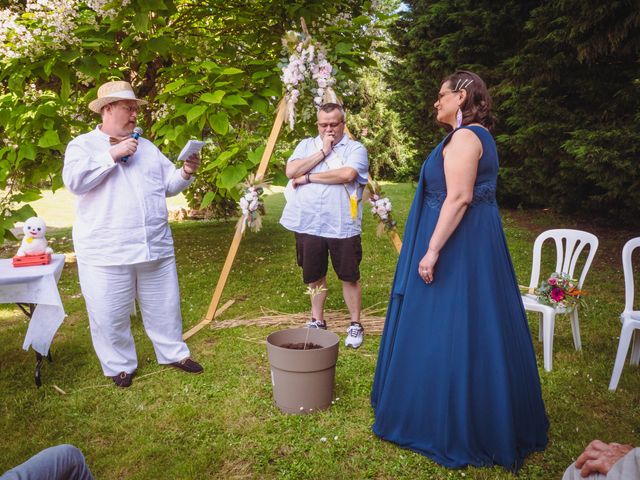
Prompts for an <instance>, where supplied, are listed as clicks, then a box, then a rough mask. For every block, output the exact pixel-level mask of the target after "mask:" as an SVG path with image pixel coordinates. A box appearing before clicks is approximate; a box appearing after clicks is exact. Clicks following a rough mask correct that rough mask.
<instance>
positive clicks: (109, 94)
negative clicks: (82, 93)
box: [89, 81, 147, 113]
mask: <svg viewBox="0 0 640 480" xmlns="http://www.w3.org/2000/svg"><path fill="white" fill-rule="evenodd" d="M120 100H135V101H136V102H138V105H146V104H147V101H146V100H140V99H138V98H136V94H135V93H133V88H131V84H130V83H129V82H123V81H117V82H107V83H105V84H103V85H101V86H100V88H98V98H96V99H95V100H94V101H92V102H91V103H89V109H90V110H91V111H93V112H96V113H100V111H101V110H102V108H103V107H104V106H105V105H108V104H110V103H113V102H118V101H120Z"/></svg>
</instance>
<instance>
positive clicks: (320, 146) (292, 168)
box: [280, 103, 369, 348]
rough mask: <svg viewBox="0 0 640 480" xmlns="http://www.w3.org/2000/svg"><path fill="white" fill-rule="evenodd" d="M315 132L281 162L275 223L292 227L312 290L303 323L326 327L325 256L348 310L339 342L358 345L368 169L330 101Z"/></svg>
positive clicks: (362, 151) (342, 117)
mask: <svg viewBox="0 0 640 480" xmlns="http://www.w3.org/2000/svg"><path fill="white" fill-rule="evenodd" d="M318 132H319V135H318V136H317V137H315V138H307V139H305V140H303V141H302V142H300V143H299V144H298V146H297V147H296V149H295V150H294V152H293V154H292V155H291V157H290V158H289V161H288V162H287V168H286V173H287V177H289V178H290V179H291V181H290V182H289V185H288V186H287V190H286V191H285V196H286V198H287V204H286V205H285V208H284V211H283V212H282V218H281V219H280V223H281V224H282V225H283V226H284V227H285V228H286V229H288V230H291V231H293V232H294V233H295V236H296V253H297V260H298V265H300V267H302V277H303V280H304V283H306V284H307V285H308V286H309V287H311V288H313V289H315V291H316V292H318V293H317V294H316V295H312V296H311V320H310V321H309V323H307V327H309V328H322V329H326V328H327V326H326V323H325V321H324V303H325V300H326V298H327V288H326V287H327V278H326V276H327V270H328V257H329V256H331V264H332V265H333V269H334V270H335V272H336V274H337V276H338V278H339V279H340V280H341V281H342V293H343V296H344V300H345V303H346V304H347V308H348V309H349V314H350V316H351V325H350V327H349V328H348V329H347V338H346V340H345V345H347V346H350V347H353V348H358V347H359V346H360V345H361V344H362V339H363V335H364V329H363V327H362V325H361V323H360V311H361V309H362V292H361V289H360V270H359V265H360V261H361V260H362V245H361V242H360V232H361V221H362V192H363V189H364V186H365V185H366V184H367V181H368V170H369V161H368V159H367V150H366V149H365V148H364V146H363V145H362V144H361V143H359V142H356V141H354V140H351V139H350V138H349V135H346V134H345V114H344V110H343V108H342V107H341V106H340V105H338V104H336V103H325V104H324V105H322V106H321V107H320V110H319V111H318Z"/></svg>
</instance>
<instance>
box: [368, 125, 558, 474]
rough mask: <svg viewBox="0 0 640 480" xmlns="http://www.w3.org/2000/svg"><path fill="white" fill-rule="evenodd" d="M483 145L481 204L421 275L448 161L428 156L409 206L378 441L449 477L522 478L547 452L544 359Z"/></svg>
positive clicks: (380, 382) (389, 322)
mask: <svg viewBox="0 0 640 480" xmlns="http://www.w3.org/2000/svg"><path fill="white" fill-rule="evenodd" d="M462 128H468V129H470V130H471V131H473V132H474V133H475V134H476V135H477V136H478V138H479V139H480V141H481V142H482V148H483V154H482V157H481V158H480V161H479V164H478V173H477V178H476V183H475V186H474V194H473V201H472V202H471V204H470V205H469V207H468V208H467V210H466V212H465V214H464V217H463V218H462V220H461V222H460V224H459V225H458V227H457V229H456V230H455V231H454V233H453V234H452V235H451V237H450V238H449V240H448V241H447V242H446V244H445V246H444V248H443V249H442V251H441V252H440V257H439V259H438V262H437V264H436V267H435V275H434V281H433V283H431V284H430V285H427V284H426V283H425V282H424V281H423V280H422V278H420V276H419V275H418V263H419V262H420V260H421V259H422V257H423V256H424V254H425V253H426V251H427V247H428V245H429V240H430V238H431V235H432V233H433V230H434V228H435V226H436V223H437V221H438V216H439V213H440V208H441V206H442V202H443V201H444V198H445V196H446V183H445V177H444V167H443V156H442V149H443V148H444V146H445V145H446V144H447V142H448V140H449V139H450V138H451V134H449V135H448V136H447V137H446V138H445V139H444V140H443V141H442V142H441V143H440V144H439V145H438V146H437V147H436V148H435V149H434V150H433V151H432V152H431V154H430V155H429V158H428V159H427V160H426V161H425V163H424V164H423V166H422V170H421V172H420V181H419V184H418V188H417V191H416V194H415V197H414V200H413V204H412V206H411V210H410V213H409V217H408V219H407V225H406V229H405V234H404V243H403V246H402V251H401V253H400V258H399V260H398V265H397V268H396V274H395V278H394V281H393V287H392V291H391V298H390V301H389V308H388V310H387V318H386V322H385V327H384V332H383V334H382V340H381V344H380V351H379V354H378V363H377V367H376V373H375V378H374V383H373V390H372V392H371V404H372V406H373V409H374V413H375V423H374V425H373V431H374V433H375V434H376V435H378V436H379V437H381V438H383V439H384V440H388V441H390V442H393V443H396V444H398V445H400V446H401V447H404V448H408V449H411V450H414V451H416V452H419V453H421V454H423V455H425V456H427V457H429V458H431V459H433V460H435V461H436V462H438V463H439V464H441V465H444V466H446V467H449V468H460V467H464V466H466V465H474V466H491V465H494V464H498V465H502V466H504V467H505V468H508V469H510V470H518V469H519V468H520V467H521V466H522V463H523V461H524V458H525V457H526V456H527V455H528V454H529V453H531V452H533V451H539V450H543V449H544V448H545V446H546V444H547V431H548V428H549V422H548V420H547V417H546V414H545V411H544V403H543V401H542V394H541V390H540V379H539V376H538V369H537V366H536V359H535V352H534V350H533V345H532V342H531V334H530V332H529V327H528V324H527V318H526V315H525V311H524V307H523V305H522V300H521V298H520V292H519V290H518V284H517V281H516V276H515V272H514V269H513V265H512V263H511V257H510V255H509V250H508V248H507V243H506V239H505V236H504V232H503V230H502V223H501V221H500V215H499V212H498V207H497V204H496V200H495V191H496V181H497V175H498V155H497V151H496V145H495V142H494V140H493V137H492V136H491V134H490V133H489V132H488V131H487V130H485V129H484V128H482V127H478V126H468V127H462Z"/></svg>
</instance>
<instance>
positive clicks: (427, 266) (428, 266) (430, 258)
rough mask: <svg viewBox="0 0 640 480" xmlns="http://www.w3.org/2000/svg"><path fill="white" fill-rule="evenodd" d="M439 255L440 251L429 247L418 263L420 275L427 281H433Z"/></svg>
mask: <svg viewBox="0 0 640 480" xmlns="http://www.w3.org/2000/svg"><path fill="white" fill-rule="evenodd" d="M439 256H440V254H439V253H438V252H436V251H434V250H431V249H429V250H427V253H425V254H424V257H422V260H420V263H419V264H418V275H420V277H422V279H423V280H424V281H425V282H426V283H431V282H433V273H434V270H435V268H436V263H437V262H438V257H439Z"/></svg>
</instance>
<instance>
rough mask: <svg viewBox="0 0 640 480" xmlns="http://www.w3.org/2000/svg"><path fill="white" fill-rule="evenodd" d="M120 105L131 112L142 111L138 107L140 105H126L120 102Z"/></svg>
mask: <svg viewBox="0 0 640 480" xmlns="http://www.w3.org/2000/svg"><path fill="white" fill-rule="evenodd" d="M118 107H120V108H122V109H123V110H126V111H127V112H129V113H138V112H139V111H140V109H139V108H138V105H126V104H124V103H119V104H118Z"/></svg>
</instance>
